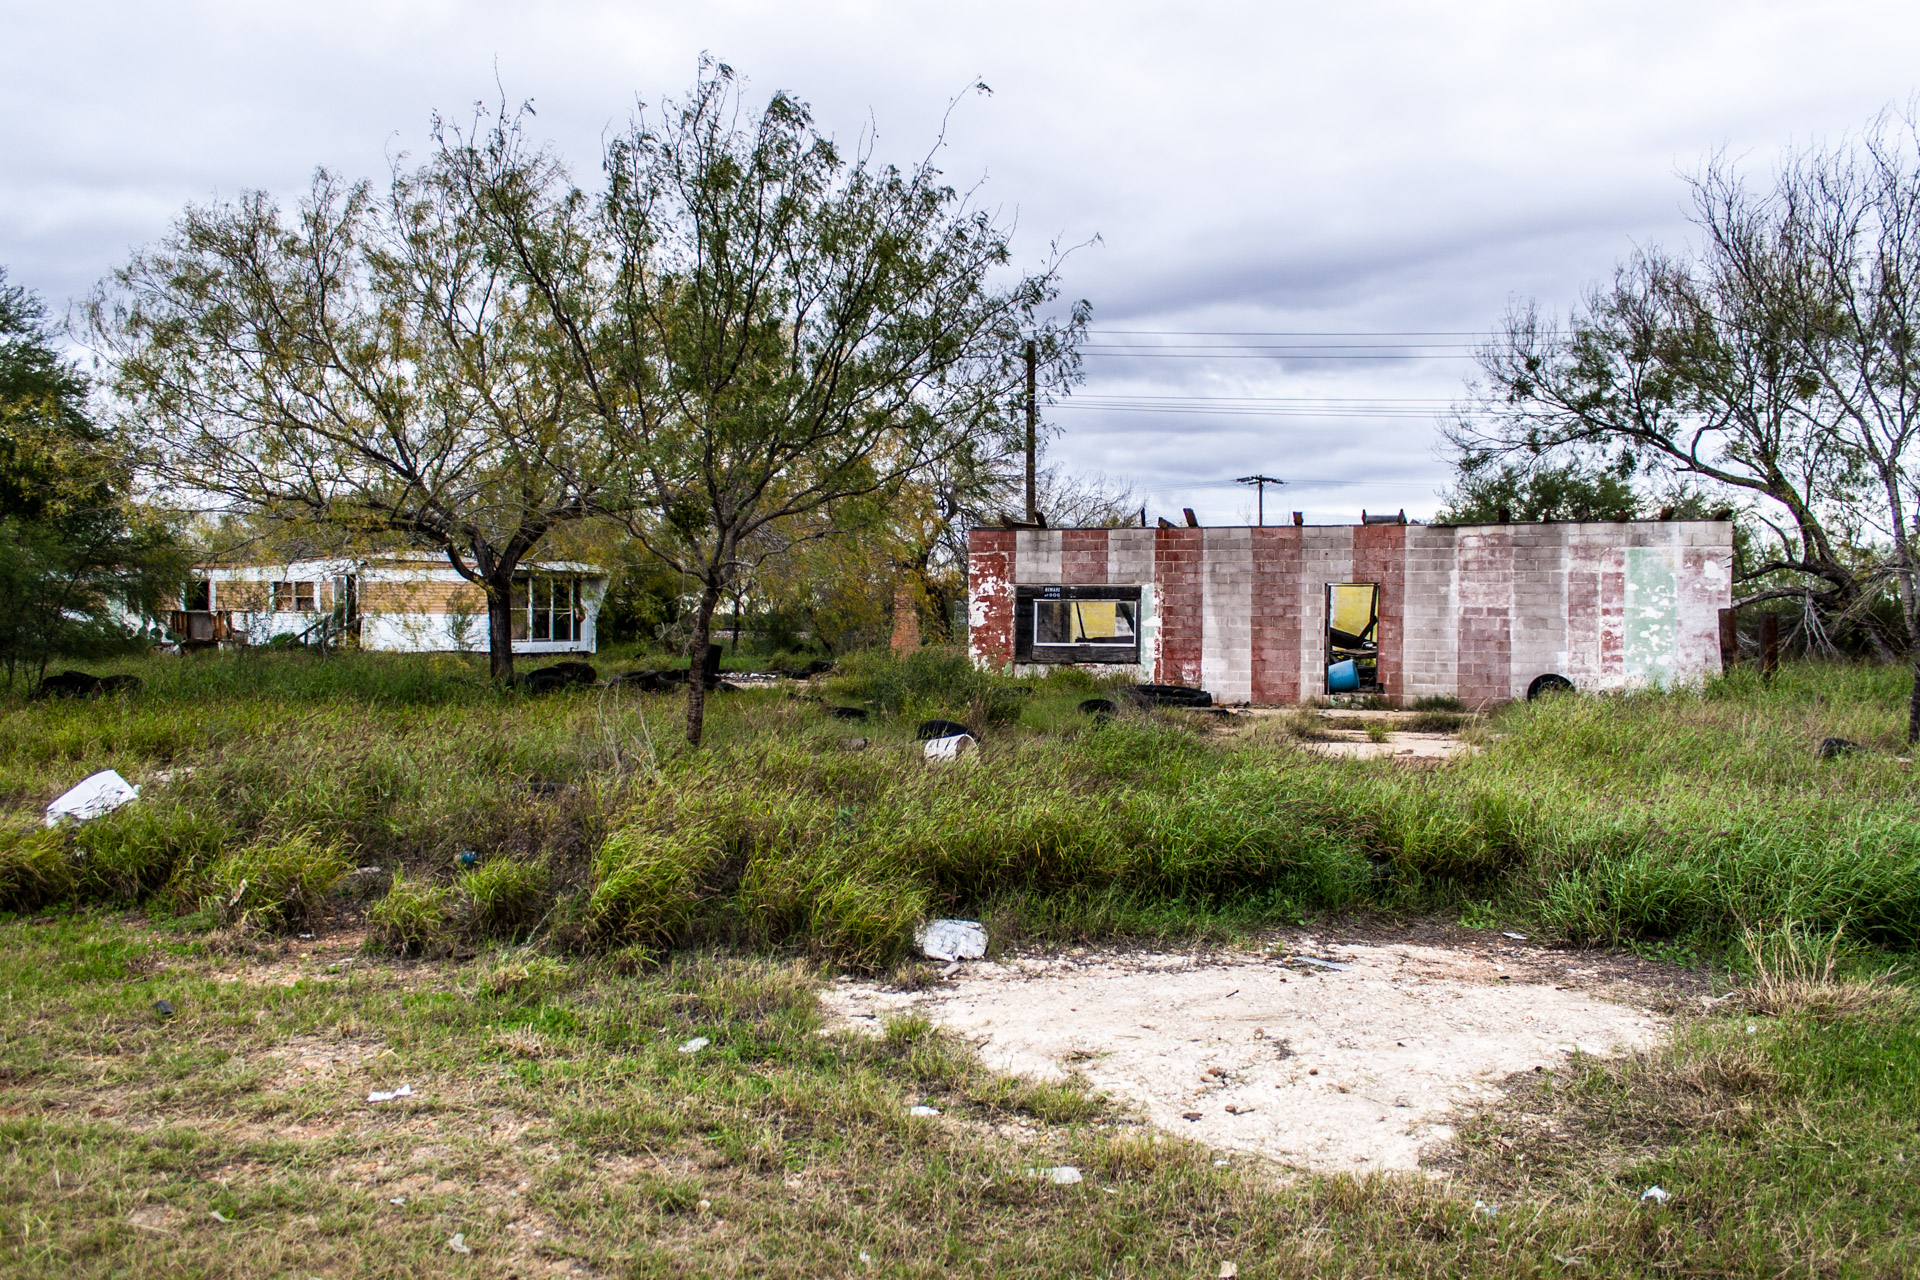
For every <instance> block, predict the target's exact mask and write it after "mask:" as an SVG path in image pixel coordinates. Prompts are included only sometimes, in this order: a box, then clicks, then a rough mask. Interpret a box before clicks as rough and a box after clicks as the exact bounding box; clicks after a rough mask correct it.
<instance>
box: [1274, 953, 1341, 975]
mask: <svg viewBox="0 0 1920 1280" xmlns="http://www.w3.org/2000/svg"><path fill="white" fill-rule="evenodd" d="M1281 963H1283V964H1310V965H1312V966H1313V967H1314V968H1316V969H1330V970H1332V971H1333V972H1335V973H1345V972H1346V971H1347V966H1345V965H1343V964H1335V963H1333V961H1331V960H1318V959H1315V958H1314V957H1313V956H1288V957H1287V958H1286V959H1285V960H1284V961H1282V962H1281Z"/></svg>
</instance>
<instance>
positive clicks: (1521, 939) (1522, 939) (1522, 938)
mask: <svg viewBox="0 0 1920 1280" xmlns="http://www.w3.org/2000/svg"><path fill="white" fill-rule="evenodd" d="M1500 936H1501V937H1503V938H1512V939H1513V940H1514V941H1515V942H1525V941H1526V940H1527V935H1526V934H1524V933H1507V932H1505V931H1504V930H1503V931H1502V932H1501V934H1500Z"/></svg>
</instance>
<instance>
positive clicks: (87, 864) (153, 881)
mask: <svg viewBox="0 0 1920 1280" xmlns="http://www.w3.org/2000/svg"><path fill="white" fill-rule="evenodd" d="M228 838H229V832H228V831H227V828H226V824H224V823H223V822H221V821H220V820H219V819H218V818H216V817H214V816H213V815H212V814H210V813H209V812H207V810H205V809H202V808H189V807H188V806H186V805H180V804H155V805H149V804H146V803H144V802H142V803H140V804H130V805H123V806H122V807H121V808H119V809H116V810H114V811H113V812H112V813H109V814H106V815H105V816H103V817H99V818H95V819H94V820H92V821H91V822H88V823H86V824H85V825H84V826H82V827H80V828H79V829H78V830H77V831H76V832H75V833H74V837H73V845H74V858H75V879H76V886H75V887H76V891H77V892H78V893H79V894H81V895H82V896H85V897H98V898H117V899H121V900H125V901H136V900H138V899H140V898H143V897H145V896H146V895H147V894H149V893H152V892H153V891H154V890H156V889H159V888H161V887H162V886H164V885H166V884H167V883H168V882H169V881H170V880H172V879H173V878H174V877H175V876H176V875H180V874H183V873H184V874H191V873H193V872H194V871H196V870H198V869H199V868H202V867H206V866H209V865H211V864H212V863H213V862H214V861H215V860H217V859H218V858H219V857H220V854H221V851H222V850H223V849H224V848H225V847H226V843H227V840H228Z"/></svg>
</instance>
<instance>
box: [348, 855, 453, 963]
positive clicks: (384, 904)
mask: <svg viewBox="0 0 1920 1280" xmlns="http://www.w3.org/2000/svg"><path fill="white" fill-rule="evenodd" d="M455 897H456V894H455V892H454V888H453V886H452V885H448V884H432V883H430V882H426V881H420V880H413V879H410V878H408V876H407V875H406V874H405V873H404V872H400V871H396V872H394V873H393V884H392V885H391V886H389V887H388V889H387V893H386V896H385V897H383V898H381V899H380V901H378V902H376V903H374V904H373V905H372V906H371V907H369V908H367V922H368V923H369V924H371V925H372V926H373V929H374V941H375V942H376V943H378V944H379V945H381V946H383V947H385V948H386V949H387V950H389V951H395V952H398V953H399V954H401V955H416V956H419V955H440V954H443V953H444V952H446V951H449V950H451V949H452V946H453V938H454V927H453V908H454V899H455Z"/></svg>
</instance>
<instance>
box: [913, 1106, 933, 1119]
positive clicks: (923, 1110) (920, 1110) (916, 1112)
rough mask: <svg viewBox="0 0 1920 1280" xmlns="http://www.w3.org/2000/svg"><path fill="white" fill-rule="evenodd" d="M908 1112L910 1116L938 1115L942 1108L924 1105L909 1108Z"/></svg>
mask: <svg viewBox="0 0 1920 1280" xmlns="http://www.w3.org/2000/svg"><path fill="white" fill-rule="evenodd" d="M907 1114H908V1115H910V1116H926V1117H931V1116H937V1115H939V1114H940V1108H938V1107H924V1106H922V1107H913V1108H911V1109H909V1110H908V1112H907Z"/></svg>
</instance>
